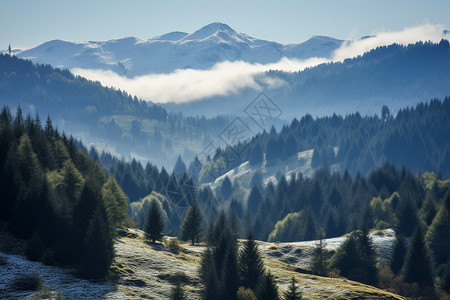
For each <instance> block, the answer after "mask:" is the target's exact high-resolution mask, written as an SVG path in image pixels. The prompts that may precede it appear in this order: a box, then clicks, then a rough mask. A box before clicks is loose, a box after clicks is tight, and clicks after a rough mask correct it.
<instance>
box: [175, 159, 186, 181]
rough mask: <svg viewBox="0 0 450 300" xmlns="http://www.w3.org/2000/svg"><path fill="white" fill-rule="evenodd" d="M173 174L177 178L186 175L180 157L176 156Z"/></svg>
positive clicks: (184, 166)
mask: <svg viewBox="0 0 450 300" xmlns="http://www.w3.org/2000/svg"><path fill="white" fill-rule="evenodd" d="M173 173H174V174H175V176H177V177H178V176H181V175H183V174H184V173H186V165H185V164H184V162H183V160H182V159H181V156H180V155H178V159H177V162H176V163H175V167H174V168H173Z"/></svg>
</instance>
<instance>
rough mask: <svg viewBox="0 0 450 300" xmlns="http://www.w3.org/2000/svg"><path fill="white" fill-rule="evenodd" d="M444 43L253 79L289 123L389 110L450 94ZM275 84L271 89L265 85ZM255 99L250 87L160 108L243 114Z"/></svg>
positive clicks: (394, 48)
mask: <svg viewBox="0 0 450 300" xmlns="http://www.w3.org/2000/svg"><path fill="white" fill-rule="evenodd" d="M449 69H450V45H449V42H448V41H447V40H442V41H441V42H440V43H431V42H426V43H423V42H418V43H416V44H410V45H408V46H402V45H398V44H393V45H390V46H384V47H378V48H376V49H373V50H371V51H370V52H366V53H365V54H364V55H362V56H358V57H355V58H352V59H346V60H344V61H343V62H334V63H325V64H321V65H318V66H316V67H312V68H307V69H305V70H303V71H300V72H283V71H268V72H265V73H262V74H259V75H257V76H255V80H256V82H257V84H258V85H259V87H260V88H261V89H262V90H264V91H265V92H266V94H267V95H268V96H269V98H271V99H272V101H273V102H275V103H276V104H277V106H278V107H279V108H280V109H281V111H282V118H284V119H287V120H290V119H292V118H294V117H299V116H301V115H304V114H306V113H310V114H312V115H313V116H324V115H332V114H333V113H336V114H341V115H346V114H349V113H355V112H359V113H361V114H364V115H366V114H370V115H373V114H375V113H378V114H379V113H380V112H381V108H382V106H383V105H388V106H389V108H390V109H391V111H393V112H395V111H397V110H399V109H400V108H403V107H406V106H414V105H416V104H417V103H420V102H422V101H427V100H429V99H433V98H444V97H446V96H448V95H450V73H449V72H448V70H449ZM268 82H269V83H274V82H275V83H277V84H276V85H273V84H268ZM257 95H258V92H257V91H255V90H254V89H253V88H246V89H242V90H240V91H239V93H235V94H230V95H225V96H216V97H209V98H204V99H202V100H199V101H193V102H187V103H182V104H174V103H167V104H162V105H163V107H165V108H166V109H167V110H169V111H182V112H183V114H185V115H198V114H203V115H206V116H214V115H217V114H218V113H220V114H235V115H245V114H244V113H243V111H244V109H245V107H246V106H247V105H250V103H251V102H252V101H253V99H255V97H256V96H257Z"/></svg>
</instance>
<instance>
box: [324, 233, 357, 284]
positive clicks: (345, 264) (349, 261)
mask: <svg viewBox="0 0 450 300" xmlns="http://www.w3.org/2000/svg"><path fill="white" fill-rule="evenodd" d="M360 265H361V257H360V255H359V251H358V246H357V242H356V238H355V235H354V234H352V235H351V236H349V237H348V238H347V239H346V240H345V241H344V242H343V243H342V244H341V245H340V246H339V248H338V249H337V251H336V253H335V254H334V255H333V257H332V259H331V263H330V267H331V268H338V269H339V270H340V271H341V274H342V276H344V277H348V278H350V279H356V278H354V277H353V276H352V275H353V274H354V271H355V270H357V269H358V268H359V267H360Z"/></svg>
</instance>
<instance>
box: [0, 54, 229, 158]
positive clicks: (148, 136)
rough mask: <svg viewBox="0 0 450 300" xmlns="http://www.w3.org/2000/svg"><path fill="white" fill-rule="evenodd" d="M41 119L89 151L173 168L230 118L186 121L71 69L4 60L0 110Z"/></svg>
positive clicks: (1, 59)
mask: <svg viewBox="0 0 450 300" xmlns="http://www.w3.org/2000/svg"><path fill="white" fill-rule="evenodd" d="M4 105H8V106H9V107H11V109H16V108H17V106H18V105H20V106H21V107H22V109H23V110H24V114H26V113H30V114H31V115H32V116H34V115H35V114H36V113H38V114H39V115H40V116H41V118H43V119H44V118H46V117H47V116H48V115H50V116H55V117H54V119H53V122H54V126H55V127H57V128H58V129H59V130H60V131H61V132H62V131H64V132H67V133H70V134H71V135H73V136H74V137H75V138H78V139H81V140H82V141H83V142H84V143H85V144H86V145H87V146H88V147H91V146H95V147H96V148H97V149H98V150H99V151H100V152H101V150H107V152H110V153H113V154H115V155H117V156H124V157H126V158H128V159H131V158H133V157H136V158H137V159H140V160H142V161H148V160H150V161H154V162H157V163H158V165H159V166H161V165H162V162H163V161H164V165H165V166H166V167H171V165H172V164H174V163H175V160H176V158H177V156H178V155H183V156H185V157H186V159H189V160H190V159H192V158H193V157H194V153H199V152H200V151H201V150H202V149H203V147H204V145H205V144H206V143H207V142H208V141H209V140H210V139H211V136H214V135H216V134H217V133H218V132H220V130H222V128H223V127H224V126H225V125H226V124H227V122H228V118H227V117H215V118H212V119H206V118H205V117H202V116H197V117H190V118H186V117H184V116H183V115H182V114H180V113H178V114H174V113H168V112H167V111H166V110H165V109H164V108H162V107H161V106H158V105H155V104H153V103H151V102H145V101H142V100H139V99H137V98H136V97H133V96H131V95H129V94H128V93H126V92H124V91H121V90H116V89H112V88H107V87H104V86H102V85H101V84H100V83H99V82H93V81H89V80H86V79H84V78H81V77H79V76H74V75H73V74H72V73H70V72H69V71H67V70H59V69H55V68H52V67H51V66H49V65H36V64H33V63H32V62H31V61H27V60H23V59H19V58H18V57H16V56H12V57H11V56H9V55H0V106H4Z"/></svg>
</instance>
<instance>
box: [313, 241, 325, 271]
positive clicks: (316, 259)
mask: <svg viewBox="0 0 450 300" xmlns="http://www.w3.org/2000/svg"><path fill="white" fill-rule="evenodd" d="M326 245H327V244H326V242H325V241H324V240H323V239H322V235H321V236H320V239H319V242H318V243H316V246H315V247H314V252H313V258H312V261H311V272H312V273H313V274H315V275H319V276H326V275H327V273H328V270H327V269H328V262H327V250H326V249H325V247H326Z"/></svg>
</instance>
